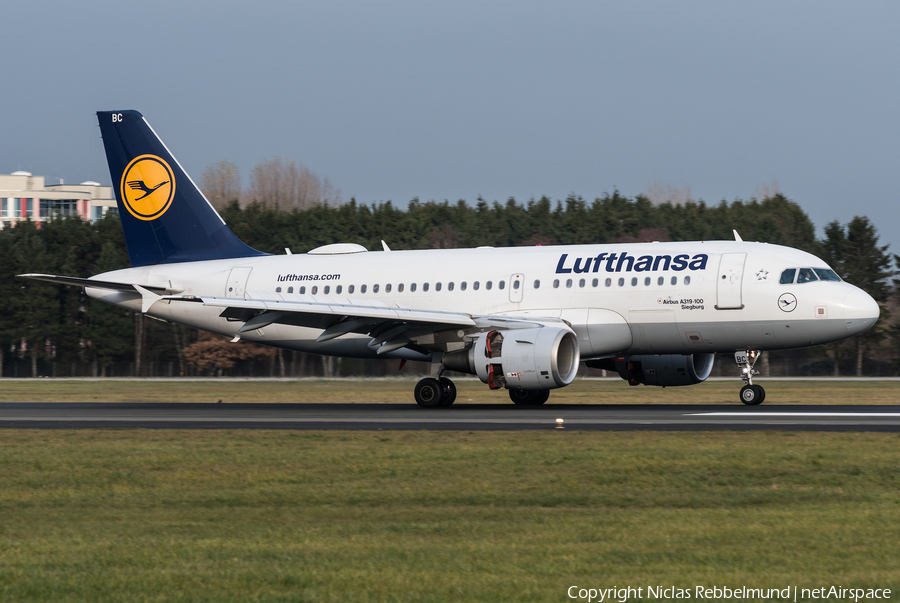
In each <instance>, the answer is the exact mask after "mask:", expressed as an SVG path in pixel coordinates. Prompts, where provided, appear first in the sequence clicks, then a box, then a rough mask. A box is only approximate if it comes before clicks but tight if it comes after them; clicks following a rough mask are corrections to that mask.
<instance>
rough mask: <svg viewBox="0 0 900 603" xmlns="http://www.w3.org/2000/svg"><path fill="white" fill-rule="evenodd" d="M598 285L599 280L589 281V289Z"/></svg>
mask: <svg viewBox="0 0 900 603" xmlns="http://www.w3.org/2000/svg"><path fill="white" fill-rule="evenodd" d="M599 284H600V279H598V278H595V279H594V280H592V281H591V287H596V286H597V285H599Z"/></svg>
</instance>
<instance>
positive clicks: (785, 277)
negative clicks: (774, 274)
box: [780, 268, 797, 285]
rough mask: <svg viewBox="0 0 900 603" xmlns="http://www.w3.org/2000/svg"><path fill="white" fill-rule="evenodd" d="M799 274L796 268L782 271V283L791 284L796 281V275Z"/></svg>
mask: <svg viewBox="0 0 900 603" xmlns="http://www.w3.org/2000/svg"><path fill="white" fill-rule="evenodd" d="M796 274H797V269H796V268H788V269H787V270H785V271H784V272H782V273H781V281H780V282H781V284H782V285H790V284H791V283H793V282H794V276H795V275H796Z"/></svg>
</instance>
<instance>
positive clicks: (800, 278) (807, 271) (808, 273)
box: [797, 268, 819, 284]
mask: <svg viewBox="0 0 900 603" xmlns="http://www.w3.org/2000/svg"><path fill="white" fill-rule="evenodd" d="M817 280H819V279H818V277H816V273H815V272H813V269H812V268H801V269H800V274H798V275H797V284H800V283H810V282H812V281H817Z"/></svg>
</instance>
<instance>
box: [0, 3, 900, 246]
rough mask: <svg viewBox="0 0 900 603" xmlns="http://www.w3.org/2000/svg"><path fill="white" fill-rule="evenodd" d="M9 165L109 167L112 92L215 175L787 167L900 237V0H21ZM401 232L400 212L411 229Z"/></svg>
mask: <svg viewBox="0 0 900 603" xmlns="http://www.w3.org/2000/svg"><path fill="white" fill-rule="evenodd" d="M3 23H4V27H3V28H2V34H0V39H2V44H0V58H2V64H3V81H4V84H5V85H4V86H3V90H2V95H0V107H2V112H0V124H2V127H0V133H2V138H0V141H2V142H0V173H10V172H12V171H15V170H19V169H23V170H28V171H31V172H33V173H35V174H38V175H45V176H47V177H48V182H54V180H52V179H53V178H64V179H65V181H66V182H81V181H83V180H97V181H100V182H102V183H104V184H108V183H109V182H110V177H109V172H108V171H107V168H106V160H105V157H104V154H103V146H102V143H101V141H100V132H99V129H98V127H97V122H96V117H95V115H94V112H95V111H97V110H112V109H137V110H138V111H141V112H142V113H143V114H144V116H145V117H146V118H147V120H148V121H149V122H150V124H151V125H152V126H153V128H154V129H155V130H156V131H157V133H158V134H159V135H160V136H161V137H162V138H163V140H164V141H165V142H166V144H167V145H168V147H169V149H170V150H172V152H173V153H174V154H175V156H176V157H177V158H178V160H179V161H180V162H181V164H182V165H183V166H184V167H185V169H186V170H187V171H188V172H189V173H191V174H192V175H193V176H194V177H195V179H198V178H199V175H200V173H201V172H202V171H203V169H204V167H205V166H207V165H210V164H212V163H214V162H216V161H219V160H223V159H224V160H228V161H232V162H234V163H236V164H237V165H238V166H239V167H240V168H241V171H242V175H243V179H244V184H245V185H246V184H247V183H248V182H249V173H250V170H251V169H252V168H253V166H254V165H256V164H257V163H259V162H261V161H263V160H265V159H267V158H272V157H276V156H278V157H281V158H283V159H295V160H297V161H299V162H301V163H303V164H305V165H307V166H309V167H310V168H311V169H312V170H313V171H314V172H316V173H317V174H319V175H320V176H324V177H327V178H329V179H330V180H331V181H332V182H333V183H334V184H335V185H336V186H337V187H338V188H340V189H341V190H342V192H343V196H344V198H348V199H349V198H350V197H355V198H356V199H357V200H358V201H360V202H364V203H371V202H378V201H384V200H389V199H390V200H392V201H394V202H395V203H398V204H401V205H405V204H406V203H407V202H408V201H409V200H410V199H411V198H413V197H419V198H420V199H422V200H429V199H436V200H444V199H448V200H450V201H455V200H457V199H465V200H467V201H469V202H474V201H475V199H476V198H477V197H478V196H479V195H481V196H482V197H484V198H485V199H487V200H489V201H493V200H499V201H505V200H506V199H507V198H508V197H510V196H512V197H515V198H516V199H518V200H520V201H526V200H528V199H529V198H532V197H540V196H542V195H547V196H549V197H551V198H553V199H563V198H565V197H566V195H568V194H569V193H576V194H578V195H582V196H583V197H585V198H588V199H593V198H594V197H597V196H600V195H602V194H603V193H605V192H612V191H613V190H614V189H618V190H619V191H621V192H622V193H623V194H625V195H628V196H634V195H636V194H639V193H642V192H645V191H646V190H647V187H648V185H650V184H651V183H654V182H659V183H662V184H665V185H669V186H672V187H690V190H691V192H692V194H693V197H694V198H696V199H703V200H705V201H706V202H708V203H717V202H719V201H720V200H722V199H726V200H729V201H731V200H734V199H736V198H742V199H748V198H750V197H752V196H753V195H754V194H755V193H756V192H757V191H759V189H760V186H762V185H765V184H771V183H772V182H777V184H778V186H779V188H780V189H781V191H782V192H783V193H784V194H786V195H787V196H788V197H789V198H790V199H793V200H794V201H796V202H797V203H799V204H800V206H801V207H802V208H803V209H804V210H805V211H806V212H807V213H808V214H809V215H810V217H811V218H812V219H813V221H814V222H815V223H816V226H817V227H818V228H819V231H820V233H821V229H822V227H823V226H824V225H825V224H826V223H828V222H830V221H831V220H835V219H837V220H840V221H841V222H846V221H848V220H850V219H851V218H852V217H853V216H854V215H867V216H869V217H870V218H871V219H872V220H873V221H875V223H876V225H877V228H878V231H879V233H880V234H881V235H882V240H883V242H885V243H891V251H893V252H895V253H900V222H898V220H897V219H896V217H895V216H896V208H897V195H898V186H897V182H896V180H897V178H898V176H897V174H898V173H900V170H898V167H897V164H898V159H900V153H898V145H900V119H898V108H900V77H898V76H900V63H898V60H900V3H897V2H887V1H885V2H874V1H873V2H865V3H862V2H846V1H843V2H829V1H822V0H819V1H816V2H812V1H798V0H792V1H784V0H778V1H772V2H741V3H736V2H722V1H721V0H716V1H708V2H706V1H704V2H699V1H685V0H682V1H679V2H664V1H656V2H640V1H634V0H629V1H620V2H601V1H599V0H592V1H585V2H553V3H551V2H534V1H524V0H517V1H515V2H513V1H510V2H486V1H484V0H479V1H477V2H476V1H468V0H455V1H454V2H444V3H437V2H421V1H418V2H396V1H392V0H386V1H381V2H339V1H334V0H332V1H323V2H302V1H284V2H268V1H265V0H262V1H260V0H257V1H255V2H246V1H241V2H238V1H234V0H218V1H215V2H211V1H209V2H207V1H191V2H182V1H177V2H176V1H170V0H156V1H154V2H152V3H150V2H143V3H128V2H120V1H115V2H112V1H110V2H94V1H90V0H88V1H82V2H62V1H57V2H42V1H39V0H38V1H35V0H30V1H28V2H24V1H19V2H10V3H7V4H6V5H4V8H3ZM389 234H390V233H385V236H386V237H389Z"/></svg>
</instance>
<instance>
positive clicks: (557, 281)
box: [553, 278, 559, 289]
mask: <svg viewBox="0 0 900 603" xmlns="http://www.w3.org/2000/svg"><path fill="white" fill-rule="evenodd" d="M553 288H554V289H559V279H558V278H555V279H553Z"/></svg>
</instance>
